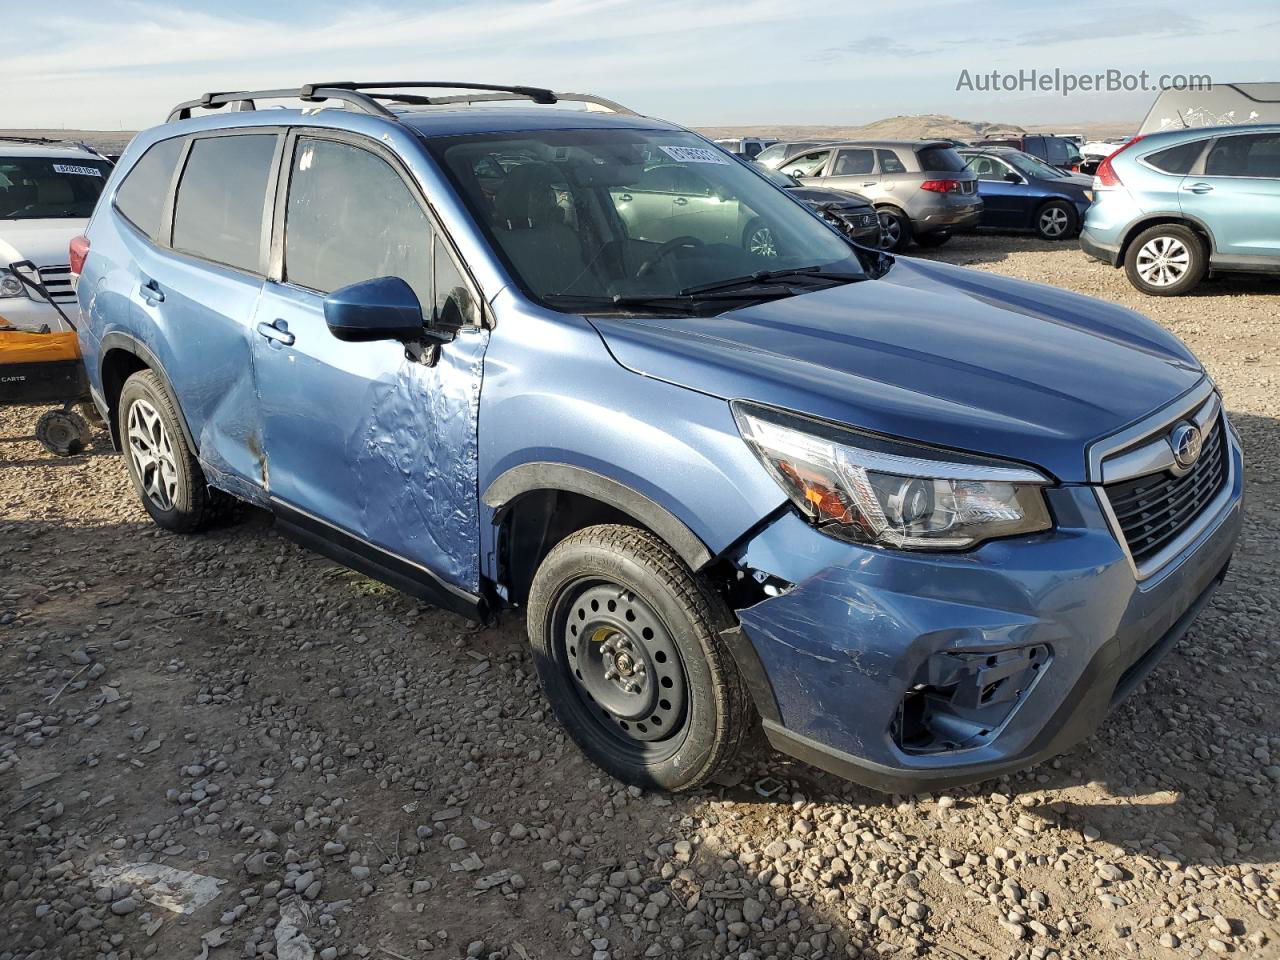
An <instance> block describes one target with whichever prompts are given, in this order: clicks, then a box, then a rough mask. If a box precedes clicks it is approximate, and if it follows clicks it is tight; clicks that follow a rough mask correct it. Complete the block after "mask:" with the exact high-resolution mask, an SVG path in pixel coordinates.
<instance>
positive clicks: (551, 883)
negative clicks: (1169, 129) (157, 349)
mask: <svg viewBox="0 0 1280 960" xmlns="http://www.w3.org/2000/svg"><path fill="white" fill-rule="evenodd" d="M932 255H933V256H937V257H938V258H940V259H945V260H949V261H952V262H957V263H964V264H971V265H973V266H976V267H979V268H981V269H990V270H995V271H998V272H1002V273H1009V274H1013V275H1016V276H1020V277H1026V278H1029V279H1033V280H1041V281H1049V282H1054V283H1057V284H1061V285H1065V286H1069V287H1071V288H1073V289H1077V290H1081V291H1083V292H1086V293H1090V294H1094V295H1098V296H1102V297H1105V298H1107V299H1111V300H1115V301H1118V302H1122V303H1125V304H1127V305H1130V306H1134V307H1137V308H1139V309H1141V310H1144V311H1145V312H1147V313H1149V314H1150V315H1152V316H1154V317H1155V318H1157V319H1158V320H1159V321H1160V322H1161V323H1163V324H1165V325H1166V326H1168V327H1169V328H1170V329H1171V330H1173V331H1174V332H1175V333H1177V334H1179V335H1180V336H1182V337H1183V338H1184V339H1185V340H1187V341H1188V342H1189V343H1190V345H1191V346H1192V347H1193V348H1194V349H1195V350H1196V351H1197V352H1198V353H1199V354H1200V356H1201V357H1202V358H1203V359H1204V360H1205V362H1206V363H1207V364H1208V366H1209V368H1210V370H1211V371H1212V373H1213V375H1214V377H1215V378H1216V379H1217V381H1218V383H1219V384H1220V385H1221V386H1222V388H1223V391H1224V393H1225V396H1226V402H1227V407H1228V409H1229V410H1230V411H1231V413H1232V416H1233V418H1234V419H1235V422H1236V423H1237V424H1238V425H1239V427H1240V430H1241V432H1242V433H1243V435H1244V438H1245V441H1246V445H1247V448H1248V458H1249V482H1250V484H1251V489H1250V499H1249V505H1248V518H1247V527H1246V532H1245V536H1244V540H1243V542H1242V544H1241V547H1240V550H1239V553H1238V555H1237V558H1236V562H1235V564H1234V566H1233V567H1232V571H1231V573H1230V575H1229V577H1228V580H1227V583H1226V585H1225V587H1224V589H1223V590H1221V591H1220V592H1219V594H1218V596H1217V598H1216V599H1215V601H1214V603H1213V604H1212V605H1211V606H1210V607H1209V608H1208V609H1207V610H1206V611H1205V613H1204V614H1203V615H1202V616H1201V618H1200V620H1199V622H1198V623H1197V624H1196V626H1195V628H1194V629H1193V630H1192V631H1191V633H1190V635H1189V636H1188V637H1187V638H1186V640H1185V641H1184V642H1183V643H1182V644H1181V645H1180V646H1179V648H1178V649H1177V650H1176V651H1175V652H1173V653H1172V654H1171V655H1170V656H1169V657H1168V658H1167V659H1166V660H1165V661H1164V662H1163V664H1162V665H1161V666H1160V667H1159V669H1158V670H1157V671H1156V672H1155V673H1154V674H1153V676H1152V677H1151V678H1150V679H1149V680H1148V681H1147V683H1146V684H1145V686H1144V687H1143V688H1142V689H1141V690H1140V691H1139V693H1138V694H1136V695H1135V696H1134V697H1133V698H1131V699H1130V700H1129V701H1128V702H1126V703H1125V704H1124V705H1123V706H1122V707H1121V708H1119V709H1118V710H1117V711H1116V712H1115V713H1114V715H1113V716H1112V717H1111V718H1110V719H1109V720H1108V722H1107V723H1106V725H1105V726H1104V728H1103V730H1102V731H1101V732H1100V733H1099V734H1098V735H1097V736H1095V737H1094V738H1092V739H1091V740H1089V741H1088V742H1086V743H1084V744H1081V745H1080V746H1078V747H1077V748H1076V749H1074V750H1073V751H1072V752H1071V753H1069V754H1067V755H1065V756H1062V757H1060V758H1058V759H1056V760H1054V761H1052V762H1050V763H1047V764H1044V765H1042V766H1040V767H1038V768H1036V769H1033V770H1030V771H1028V772H1026V773H1023V774H1019V775H1016V776H1010V777H1004V778H1001V779H999V780H993V781H989V782H987V783H984V784H980V785H978V786H976V787H973V788H968V789H959V790H955V791H951V792H948V793H947V794H945V795H934V796H930V795H917V796H915V797H886V796H881V795H878V794H875V793H872V792H870V791H867V790H864V789H862V788H858V787H854V786H850V785H848V784H844V783H841V782H840V781H837V780H835V779H833V778H830V777H828V776H826V775H823V774H820V773H818V772H817V771H815V770H813V769H811V768H808V767H806V766H804V765H803V764H798V763H793V762H790V761H787V760H785V759H784V758H782V757H780V756H778V755H775V754H772V753H771V752H770V751H769V750H768V749H767V748H763V747H761V748H760V749H756V750H752V751H749V752H750V756H749V757H747V758H745V759H744V760H743V761H741V763H740V764H739V767H738V769H737V770H736V771H735V774H736V778H738V779H737V782H736V783H735V784H734V785H732V786H717V787H715V788H714V789H708V790H704V791H702V792H699V793H697V794H694V795H688V796H680V797H668V796H660V795H654V794H647V793H642V792H640V791H638V790H635V789H628V788H626V787H623V786H620V785H619V784H617V783H616V782H613V781H612V780H610V779H609V778H607V777H605V776H603V775H602V774H600V773H599V772H598V771H597V770H595V769H594V768H593V767H591V766H590V765H589V764H587V763H586V762H585V761H584V760H583V759H582V758H581V757H580V755H579V754H578V752H577V751H576V749H575V748H574V747H573V746H572V744H571V743H569V742H568V741H567V740H566V738H565V737H564V735H563V734H562V733H561V732H560V730H559V729H558V728H557V726H556V724H555V723H554V721H553V720H552V719H551V718H550V717H549V716H548V710H547V707H546V704H545V702H544V701H543V698H542V696H541V694H540V692H539V689H538V686H537V683H536V681H535V679H534V675H533V668H532V664H531V661H530V658H529V655H528V652H527V649H526V642H525V641H524V639H523V635H522V630H523V625H522V623H521V622H520V620H519V619H518V618H515V617H510V618H508V619H507V620H506V621H504V622H503V623H501V624H500V625H498V626H497V627H494V628H490V629H483V630H482V629H477V628H476V627H474V626H472V625H470V624H468V623H466V622H464V621H462V620H459V619H456V618H454V617H453V616H451V615H449V614H445V613H442V612H440V611H438V610H434V609H431V608H427V607H424V606H421V605H419V604H417V603H416V602H414V601H411V600H409V599H407V598H406V597H404V596H402V595H399V594H397V593H395V592H392V591H389V590H388V589H386V588H384V587H382V586H380V585H378V584H375V583H373V582H371V581H368V580H365V579H363V578H361V577H358V576H356V575H354V574H351V573H349V572H347V571H345V570H343V569H341V568H339V567H337V566H334V565H333V564H331V563H329V562H327V561H326V560H323V559H321V558H319V557H317V556H315V555H313V554H310V553H308V552H306V551H304V550H302V549H300V548H298V547H295V546H293V545H292V544H290V543H289V542H287V541H285V540H283V539H281V538H280V537H279V536H277V535H276V534H275V533H274V532H273V531H272V529H271V526H270V523H269V521H268V520H266V519H264V518H262V517H260V516H256V515H255V516H250V517H249V518H248V519H247V520H245V521H243V522H242V523H240V524H238V525H235V526H230V527H226V528H223V529H220V530H216V531H214V532H212V533H209V534H206V535H203V536H199V537H193V538H183V537H177V536H172V535H169V534H166V533H162V532H161V531H159V530H158V529H156V528H154V527H153V526H151V525H150V524H149V523H148V522H147V521H146V519H145V515H144V514H143V512H142V510H141V508H140V507H139V505H138V504H137V502H136V501H135V499H134V496H133V494H132V492H131V490H130V489H129V486H128V483H127V480H126V477H125V472H124V467H123V465H122V463H121V461H120V460H119V459H117V458H116V457H115V456H114V455H112V454H111V452H110V450H109V448H108V446H107V445H106V443H105V440H104V439H103V438H102V437H101V436H99V438H98V440H97V442H96V443H95V445H94V447H93V448H92V450H90V451H89V453H87V454H86V455H84V456H79V457H75V458H71V459H67V460H59V459H56V458H53V457H51V456H48V455H46V454H45V453H44V452H43V451H42V450H41V449H40V448H39V447H38V446H37V444H36V443H35V442H34V441H32V440H30V439H27V437H26V436H25V435H26V434H28V433H29V432H30V429H31V425H32V423H33V422H34V420H35V417H36V414H37V412H38V411H36V410H33V409H6V410H0V466H3V470H0V919H2V922H3V924H4V928H5V931H6V934H7V935H6V936H5V937H4V938H3V939H0V960H13V958H19V957H21V958H27V960H36V958H40V960H52V958H67V960H72V958H82V957H83V958H92V957H98V958H136V957H146V956H154V957H158V958H164V960H168V958H206V957H212V958H214V960H219V958H222V960H230V958H233V957H251V956H258V957H264V958H266V957H274V958H277V960H310V958H314V957H319V958H322V960H332V958H334V957H372V958H378V960H385V958H391V960H406V958H413V960H418V958H441V960H447V958H454V957H463V956H467V957H491V958H503V960H530V958H535V960H553V958H560V957H590V958H592V960H609V958H631V957H666V956H682V957H717V958H719V957H737V958H741V960H747V958H751V960H764V958H769V957H801V958H809V960H816V958H820V957H857V956H879V955H894V956H903V957H909V956H928V957H938V958H944V960H964V958H969V960H977V958H990V957H1010V958H1015V957H1018V958H1021V957H1032V958H1037V960H1041V958H1049V957H1062V958H1069V957H1123V956H1132V957H1142V958H1146V957H1156V958H1159V957H1194V956H1200V955H1204V954H1205V953H1206V952H1208V953H1212V954H1224V953H1225V954H1233V953H1238V954H1242V955H1250V956H1255V957H1265V956H1271V957H1276V956H1280V946H1277V937H1278V936H1280V930H1278V929H1277V927H1278V922H1277V919H1276V918H1277V914H1280V801H1278V800H1277V796H1278V794H1280V791H1278V789H1277V782H1280V729H1278V727H1277V723H1276V719H1275V717H1276V714H1275V709H1276V703H1277V693H1278V685H1277V652H1278V650H1280V645H1278V644H1277V631H1276V626H1275V623H1276V611H1277V606H1278V605H1280V588H1278V587H1277V583H1276V577H1275V573H1276V563H1275V561H1276V544H1277V539H1278V537H1280V521H1278V520H1277V519H1276V510H1275V508H1276V507H1277V506H1280V497H1278V496H1277V485H1276V476H1277V469H1276V468H1277V455H1278V450H1280V446H1278V443H1277V441H1278V440H1280V432H1278V431H1277V424H1276V420H1275V418H1276V417H1277V416H1278V415H1280V410H1278V409H1277V408H1278V405H1280V399H1278V396H1277V389H1276V385H1277V384H1276V382H1277V372H1278V369H1280V367H1278V360H1277V358H1278V357H1280V351H1278V350H1277V331H1276V318H1277V316H1280V284H1277V283H1276V282H1275V281H1274V280H1272V281H1263V280H1251V279H1239V280H1237V279H1226V280H1218V281H1214V282H1212V283H1209V284H1206V285H1205V286H1204V288H1203V290H1202V291H1201V292H1200V294H1199V295H1196V296H1191V297H1184V298H1181V299H1176V300H1157V299H1146V298H1142V297H1140V296H1138V295H1137V294H1135V293H1134V292H1133V291H1132V290H1131V289H1130V288H1129V286H1128V284H1127V282H1126V281H1125V280H1124V277H1123V275H1122V274H1121V273H1119V272H1117V271H1112V270H1109V269H1107V268H1104V267H1102V266H1100V265H1098V264H1094V263H1090V262H1089V261H1087V260H1086V259H1085V258H1084V257H1083V255H1082V254H1080V253H1079V252H1078V251H1077V250H1075V249H1074V248H1073V247H1072V246H1070V245H1062V246H1053V245H1050V244H1045V243H1040V242H1038V241H1034V240H1030V239H1023V238H1013V237H990V236H988V237H973V238H959V239H957V240H955V241H953V242H952V243H951V244H949V245H948V246H947V247H945V248H942V249H941V250H938V251H934V252H932ZM1098 387H1099V389H1106V385H1105V384H1099V385H1098Z"/></svg>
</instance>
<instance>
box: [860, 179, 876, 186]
mask: <svg viewBox="0 0 1280 960" xmlns="http://www.w3.org/2000/svg"><path fill="white" fill-rule="evenodd" d="M862 185H863V186H864V187H874V186H875V185H876V182H875V181H874V180H866V181H864V182H863V184H862Z"/></svg>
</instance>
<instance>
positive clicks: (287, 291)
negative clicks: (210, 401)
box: [254, 282, 489, 592]
mask: <svg viewBox="0 0 1280 960" xmlns="http://www.w3.org/2000/svg"><path fill="white" fill-rule="evenodd" d="M255 326H256V329H255V335H254V367H255V371H254V372H255V375H256V379H257V383H258V392H259V396H260V398H261V400H260V402H261V411H262V418H263V424H264V431H265V447H266V460H265V464H264V471H265V473H264V477H263V479H264V482H265V484H266V486H267V489H268V492H269V494H270V497H271V500H272V502H273V503H275V504H277V505H279V506H283V507H285V508H289V509H292V510H295V511H300V512H302V513H303V514H305V515H307V516H308V517H310V518H312V519H313V520H315V521H319V522H320V523H322V524H324V525H326V526H328V527H330V528H333V529H334V530H335V532H337V533H340V534H347V535H350V536H354V537H356V538H358V539H360V540H362V541H365V542H366V543H368V544H371V545H372V546H374V547H376V548H378V549H380V550H383V551H386V552H387V553H390V554H392V555H394V556H395V557H398V558H400V559H403V560H408V561H410V562H411V563H413V564H416V565H418V566H422V567H426V568H427V569H428V570H430V571H431V572H432V573H434V574H435V575H436V576H438V577H439V578H440V579H442V580H445V581H446V582H448V583H451V584H453V585H455V586H458V587H462V588H463V589H466V590H469V591H472V592H475V591H476V590H477V589H478V588H479V576H480V573H479V553H478V546H477V544H478V538H479V519H478V497H477V492H476V482H477V477H476V470H477V456H476V441H477V434H476V421H477V414H478V405H479V392H480V377H481V370H482V363H483V360H484V350H485V346H486V345H487V343H488V337H489V334H488V331H487V330H483V329H480V328H478V327H475V328H464V329H463V330H462V331H461V332H460V333H459V335H458V336H457V338H456V339H455V340H454V341H453V342H452V343H449V344H446V345H445V346H444V348H443V349H442V350H441V352H440V357H439V360H438V362H436V363H435V364H434V365H427V364H426V363H424V362H422V361H420V360H415V359H412V358H411V357H409V356H408V355H406V352H405V346H404V344H402V343H399V342H398V341H394V340H385V341H377V342H373V343H347V342H344V341H342V340H338V339H337V338H336V337H334V336H333V334H332V333H330V331H329V329H328V327H327V326H326V325H325V322H324V311H323V298H322V297H321V296H320V295H319V294H317V293H315V292H312V291H310V290H304V289H302V288H299V287H296V286H291V285H289V284H283V283H273V282H268V283H267V284H266V286H265V288H264V292H263V295H262V300H261V302H260V307H259V312H258V317H257V324H256V325H255Z"/></svg>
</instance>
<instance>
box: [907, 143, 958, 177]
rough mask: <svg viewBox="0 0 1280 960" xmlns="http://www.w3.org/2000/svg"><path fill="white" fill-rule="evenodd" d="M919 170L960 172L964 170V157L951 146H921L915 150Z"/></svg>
mask: <svg viewBox="0 0 1280 960" xmlns="http://www.w3.org/2000/svg"><path fill="white" fill-rule="evenodd" d="M916 159H917V160H919V161H920V169H921V170H928V171H934V170H943V171H947V172H950V173H960V172H961V171H963V170H964V168H965V166H964V158H963V157H961V156H960V154H958V153H956V151H955V149H954V148H953V147H921V148H920V149H919V150H917V151H916Z"/></svg>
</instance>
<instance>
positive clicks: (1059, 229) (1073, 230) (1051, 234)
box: [1035, 200, 1080, 240]
mask: <svg viewBox="0 0 1280 960" xmlns="http://www.w3.org/2000/svg"><path fill="white" fill-rule="evenodd" d="M1035 226H1036V233H1037V235H1039V237H1040V239H1041V240H1067V239H1070V238H1071V237H1074V236H1075V235H1076V234H1077V233H1079V232H1080V215H1079V214H1078V213H1076V208H1075V207H1073V206H1072V205H1071V204H1069V203H1067V202H1066V201H1064V200H1050V201H1049V202H1048V203H1046V204H1045V205H1044V206H1042V207H1041V208H1040V209H1039V210H1037V211H1036V221H1035Z"/></svg>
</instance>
